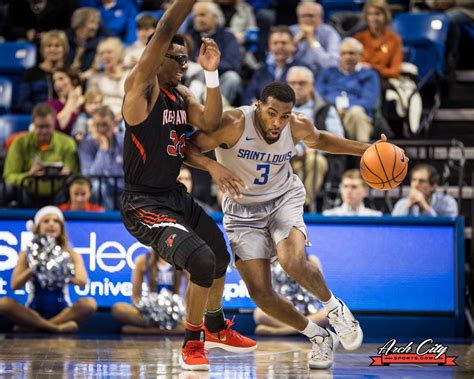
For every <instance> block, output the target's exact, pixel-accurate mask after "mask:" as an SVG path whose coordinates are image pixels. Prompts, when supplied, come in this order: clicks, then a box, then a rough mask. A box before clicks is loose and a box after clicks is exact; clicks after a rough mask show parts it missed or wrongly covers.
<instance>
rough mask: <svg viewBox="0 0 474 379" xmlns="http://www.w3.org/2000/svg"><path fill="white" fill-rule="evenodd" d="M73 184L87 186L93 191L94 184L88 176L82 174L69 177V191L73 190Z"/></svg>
mask: <svg viewBox="0 0 474 379" xmlns="http://www.w3.org/2000/svg"><path fill="white" fill-rule="evenodd" d="M73 184H87V185H88V186H89V189H90V190H92V182H91V181H90V179H89V178H88V177H87V176H84V175H81V174H75V175H72V176H70V177H69V179H68V180H67V188H68V191H69V190H70V189H71V187H72V185H73Z"/></svg>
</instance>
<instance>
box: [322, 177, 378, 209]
mask: <svg viewBox="0 0 474 379" xmlns="http://www.w3.org/2000/svg"><path fill="white" fill-rule="evenodd" d="M339 192H340V194H341V199H342V205H341V206H339V207H336V208H332V209H326V210H325V211H324V212H323V215H324V216H382V212H380V211H376V210H373V209H370V208H366V207H365V205H364V199H365V198H366V197H367V194H368V187H367V184H366V183H365V182H364V180H363V179H362V176H361V175H360V171H359V170H357V169H352V170H347V171H346V172H345V173H344V174H343V175H342V179H341V185H340V187H339Z"/></svg>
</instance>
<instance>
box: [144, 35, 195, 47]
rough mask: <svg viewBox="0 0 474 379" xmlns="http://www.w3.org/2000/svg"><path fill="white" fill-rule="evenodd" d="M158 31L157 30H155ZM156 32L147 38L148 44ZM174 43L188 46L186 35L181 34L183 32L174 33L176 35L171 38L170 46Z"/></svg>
mask: <svg viewBox="0 0 474 379" xmlns="http://www.w3.org/2000/svg"><path fill="white" fill-rule="evenodd" d="M155 33H156V32H155ZM155 33H153V34H151V35H150V36H149V37H148V39H147V40H146V44H147V45H148V43H149V42H150V40H151V39H152V38H153V36H154V35H155ZM172 44H175V45H179V46H183V47H186V41H185V40H184V37H183V36H182V35H181V34H176V35H174V37H173V38H172V39H171V42H170V46H169V47H171V45H172Z"/></svg>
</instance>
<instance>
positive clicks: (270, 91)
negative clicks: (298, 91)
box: [260, 82, 296, 104]
mask: <svg viewBox="0 0 474 379" xmlns="http://www.w3.org/2000/svg"><path fill="white" fill-rule="evenodd" d="M269 97H273V98H274V99H276V100H278V101H281V102H282V103H293V104H295V102H296V96H295V91H293V88H291V87H290V86H289V85H288V84H286V83H284V82H273V83H270V84H269V85H267V86H266V87H265V88H264V89H263V91H262V94H261V95H260V101H262V102H263V103H266V102H267V99H268V98H269Z"/></svg>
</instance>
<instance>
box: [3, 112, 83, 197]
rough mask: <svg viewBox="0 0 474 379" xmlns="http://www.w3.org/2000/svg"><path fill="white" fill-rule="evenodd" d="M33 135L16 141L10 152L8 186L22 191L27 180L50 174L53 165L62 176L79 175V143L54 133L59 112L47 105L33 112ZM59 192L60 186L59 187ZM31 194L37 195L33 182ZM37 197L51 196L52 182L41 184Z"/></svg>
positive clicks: (6, 177)
mask: <svg viewBox="0 0 474 379" xmlns="http://www.w3.org/2000/svg"><path fill="white" fill-rule="evenodd" d="M32 119H33V131H31V132H28V133H26V134H24V135H22V136H20V137H18V138H16V139H15V140H14V141H13V143H12V145H11V146H10V149H9V150H8V153H7V157H6V160H5V167H4V171H3V177H4V179H5V183H7V184H8V185H10V186H13V187H15V188H20V186H21V185H22V182H23V179H25V178H26V177H41V176H45V175H47V174H50V172H49V171H50V170H49V169H50V168H51V167H50V165H53V164H54V165H55V166H56V169H57V170H60V171H59V175H69V174H71V173H75V172H77V171H79V166H78V162H77V151H76V143H75V142H74V140H73V139H72V138H71V137H69V136H67V135H65V134H63V133H60V132H56V131H54V124H55V120H56V112H55V110H54V108H53V107H52V106H51V105H49V104H47V103H40V104H38V105H36V106H35V107H34V109H33V114H32ZM56 188H57V189H59V188H60V186H59V185H57V186H56ZM26 189H27V190H28V192H29V193H30V194H31V193H34V190H35V187H34V183H33V181H31V182H27V183H26ZM37 194H38V195H40V196H43V197H46V196H51V195H52V188H51V182H50V181H41V180H40V181H39V185H38V192H37Z"/></svg>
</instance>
